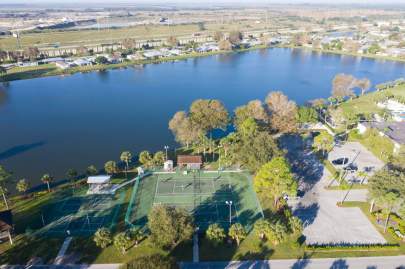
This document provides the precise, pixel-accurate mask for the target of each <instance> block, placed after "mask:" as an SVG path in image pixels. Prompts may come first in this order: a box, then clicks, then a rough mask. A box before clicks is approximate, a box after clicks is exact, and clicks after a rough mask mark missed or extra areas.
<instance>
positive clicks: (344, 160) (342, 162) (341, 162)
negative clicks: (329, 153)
mask: <svg viewBox="0 0 405 269" xmlns="http://www.w3.org/2000/svg"><path fill="white" fill-rule="evenodd" d="M348 162H349V158H346V157H344V158H339V159H336V160H333V161H332V164H334V165H346V164H347V163H348Z"/></svg>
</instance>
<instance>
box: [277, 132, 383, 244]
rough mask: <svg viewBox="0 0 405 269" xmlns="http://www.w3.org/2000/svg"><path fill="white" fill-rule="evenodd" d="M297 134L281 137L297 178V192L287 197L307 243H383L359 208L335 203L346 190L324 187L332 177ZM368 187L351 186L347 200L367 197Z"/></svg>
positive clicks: (359, 199) (306, 142)
mask: <svg viewBox="0 0 405 269" xmlns="http://www.w3.org/2000/svg"><path fill="white" fill-rule="evenodd" d="M307 144H308V141H302V139H301V138H300V137H298V136H293V137H286V138H283V142H282V143H281V146H282V147H283V148H284V149H287V150H288V153H287V157H288V159H289V160H290V162H291V163H292V166H293V171H294V172H295V173H296V175H297V177H298V179H299V182H300V183H299V189H300V195H299V197H298V198H297V199H296V200H295V201H289V204H290V206H291V207H292V208H293V212H294V215H296V216H298V217H299V218H300V219H301V220H302V221H303V223H304V231H303V234H304V235H305V237H306V243H307V244H309V245H311V244H353V245H356V244H384V243H386V240H385V239H384V237H383V236H382V235H381V234H380V233H379V232H378V231H377V230H376V228H375V227H374V226H373V225H372V224H371V223H370V221H369V220H368V219H367V217H366V216H365V215H364V214H363V212H362V211H361V210H360V208H341V207H338V206H337V205H336V203H337V202H339V201H341V200H342V198H343V197H344V196H345V195H346V193H347V192H346V191H340V190H337V191H329V190H326V189H325V186H327V185H328V184H329V183H330V181H331V179H332V177H331V174H330V173H329V171H328V170H326V169H325V168H324V167H323V165H322V164H321V163H320V162H319V161H318V159H317V158H316V156H315V155H314V154H313V153H312V152H311V150H310V149H305V145H307ZM366 199H367V190H352V191H351V192H350V193H349V195H348V197H347V198H346V201H366Z"/></svg>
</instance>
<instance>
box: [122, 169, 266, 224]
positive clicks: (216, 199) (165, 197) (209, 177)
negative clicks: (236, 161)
mask: <svg viewBox="0 0 405 269" xmlns="http://www.w3.org/2000/svg"><path fill="white" fill-rule="evenodd" d="M230 201H231V202H232V204H231V205H229V202H230ZM227 202H228V204H227ZM158 204H164V205H168V206H175V207H181V208H184V209H186V210H188V211H189V212H191V213H192V214H193V215H194V218H195V222H196V225H197V226H198V227H200V229H203V230H204V229H206V228H207V227H208V225H209V224H211V223H218V224H220V225H222V226H223V227H228V226H229V219H230V216H231V220H232V223H235V222H240V223H242V224H243V225H245V226H247V227H248V228H250V226H251V225H252V224H253V223H254V222H255V221H256V220H257V219H258V218H260V217H261V214H262V212H261V207H260V205H259V203H258V200H257V198H256V194H255V192H254V191H253V188H252V185H251V179H250V178H249V176H248V175H247V174H244V173H236V172H229V173H228V172H221V173H217V172H215V173H204V172H200V171H196V172H190V173H188V174H186V175H185V174H182V173H170V174H152V175H149V176H146V177H144V178H142V179H141V180H140V181H139V182H136V183H135V185H134V190H133V193H132V197H131V202H130V205H129V207H128V211H127V214H126V222H127V223H128V224H130V225H134V226H143V225H145V224H146V223H147V215H148V213H149V211H150V210H151V208H152V207H153V205H158Z"/></svg>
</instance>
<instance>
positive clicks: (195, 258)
mask: <svg viewBox="0 0 405 269" xmlns="http://www.w3.org/2000/svg"><path fill="white" fill-rule="evenodd" d="M199 261H200V256H199V248H198V233H194V235H193V262H199Z"/></svg>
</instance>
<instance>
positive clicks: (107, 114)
mask: <svg viewBox="0 0 405 269" xmlns="http://www.w3.org/2000/svg"><path fill="white" fill-rule="evenodd" d="M342 72H343V73H348V74H352V75H354V76H356V77H367V78H369V79H370V80H371V81H372V82H373V84H377V83H381V82H384V81H387V80H394V79H397V78H399V77H403V76H404V73H405V65H404V64H402V63H397V62H390V61H376V60H371V59H366V58H356V57H350V56H338V55H332V54H321V53H315V52H310V51H303V50H291V49H266V50H257V51H251V52H244V53H234V54H228V55H216V56H210V57H204V58H195V59H188V60H185V61H179V62H172V63H162V64H153V65H145V66H143V67H137V68H128V69H121V70H108V71H105V72H92V73H86V74H75V75H72V76H67V77H47V78H39V79H31V80H23V81H15V82H11V83H9V85H6V86H3V88H2V89H1V90H0V126H1V130H0V135H1V139H0V164H1V165H4V166H5V167H6V168H7V169H8V170H11V171H13V172H14V175H15V178H16V179H20V178H27V179H28V180H29V181H30V182H31V183H32V185H35V184H38V183H40V177H41V176H42V174H44V173H50V174H51V175H53V176H55V177H56V178H63V177H64V175H65V173H66V171H67V170H68V169H69V168H74V169H76V170H78V171H84V169H85V168H86V167H87V166H89V165H91V164H94V165H96V166H97V167H102V166H103V164H104V163H105V162H106V161H108V160H119V155H120V153H121V152H122V151H124V150H130V151H132V152H133V153H136V152H139V151H141V150H145V149H147V150H151V151H156V150H163V146H164V145H170V146H171V147H172V148H173V147H174V146H175V142H174V138H173V136H172V135H171V133H170V131H169V130H168V121H169V120H170V118H171V117H172V116H173V114H174V113H175V112H176V111H178V110H186V109H187V108H188V107H189V106H190V104H191V103H192V101H193V100H195V99H197V98H216V99H220V100H222V101H223V102H224V104H225V106H226V107H227V108H228V109H230V110H233V109H234V108H235V107H237V106H239V105H243V104H245V103H246V102H247V101H249V100H252V99H261V100H264V98H265V97H266V95H267V93H268V92H269V91H271V90H280V91H283V92H284V93H285V94H287V95H288V96H289V97H290V98H291V99H293V100H295V101H296V102H297V103H299V104H303V103H305V102H306V101H308V100H311V99H315V98H320V97H325V98H326V97H328V96H329V95H330V91H331V81H332V79H333V77H334V76H335V75H336V74H337V73H342Z"/></svg>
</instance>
